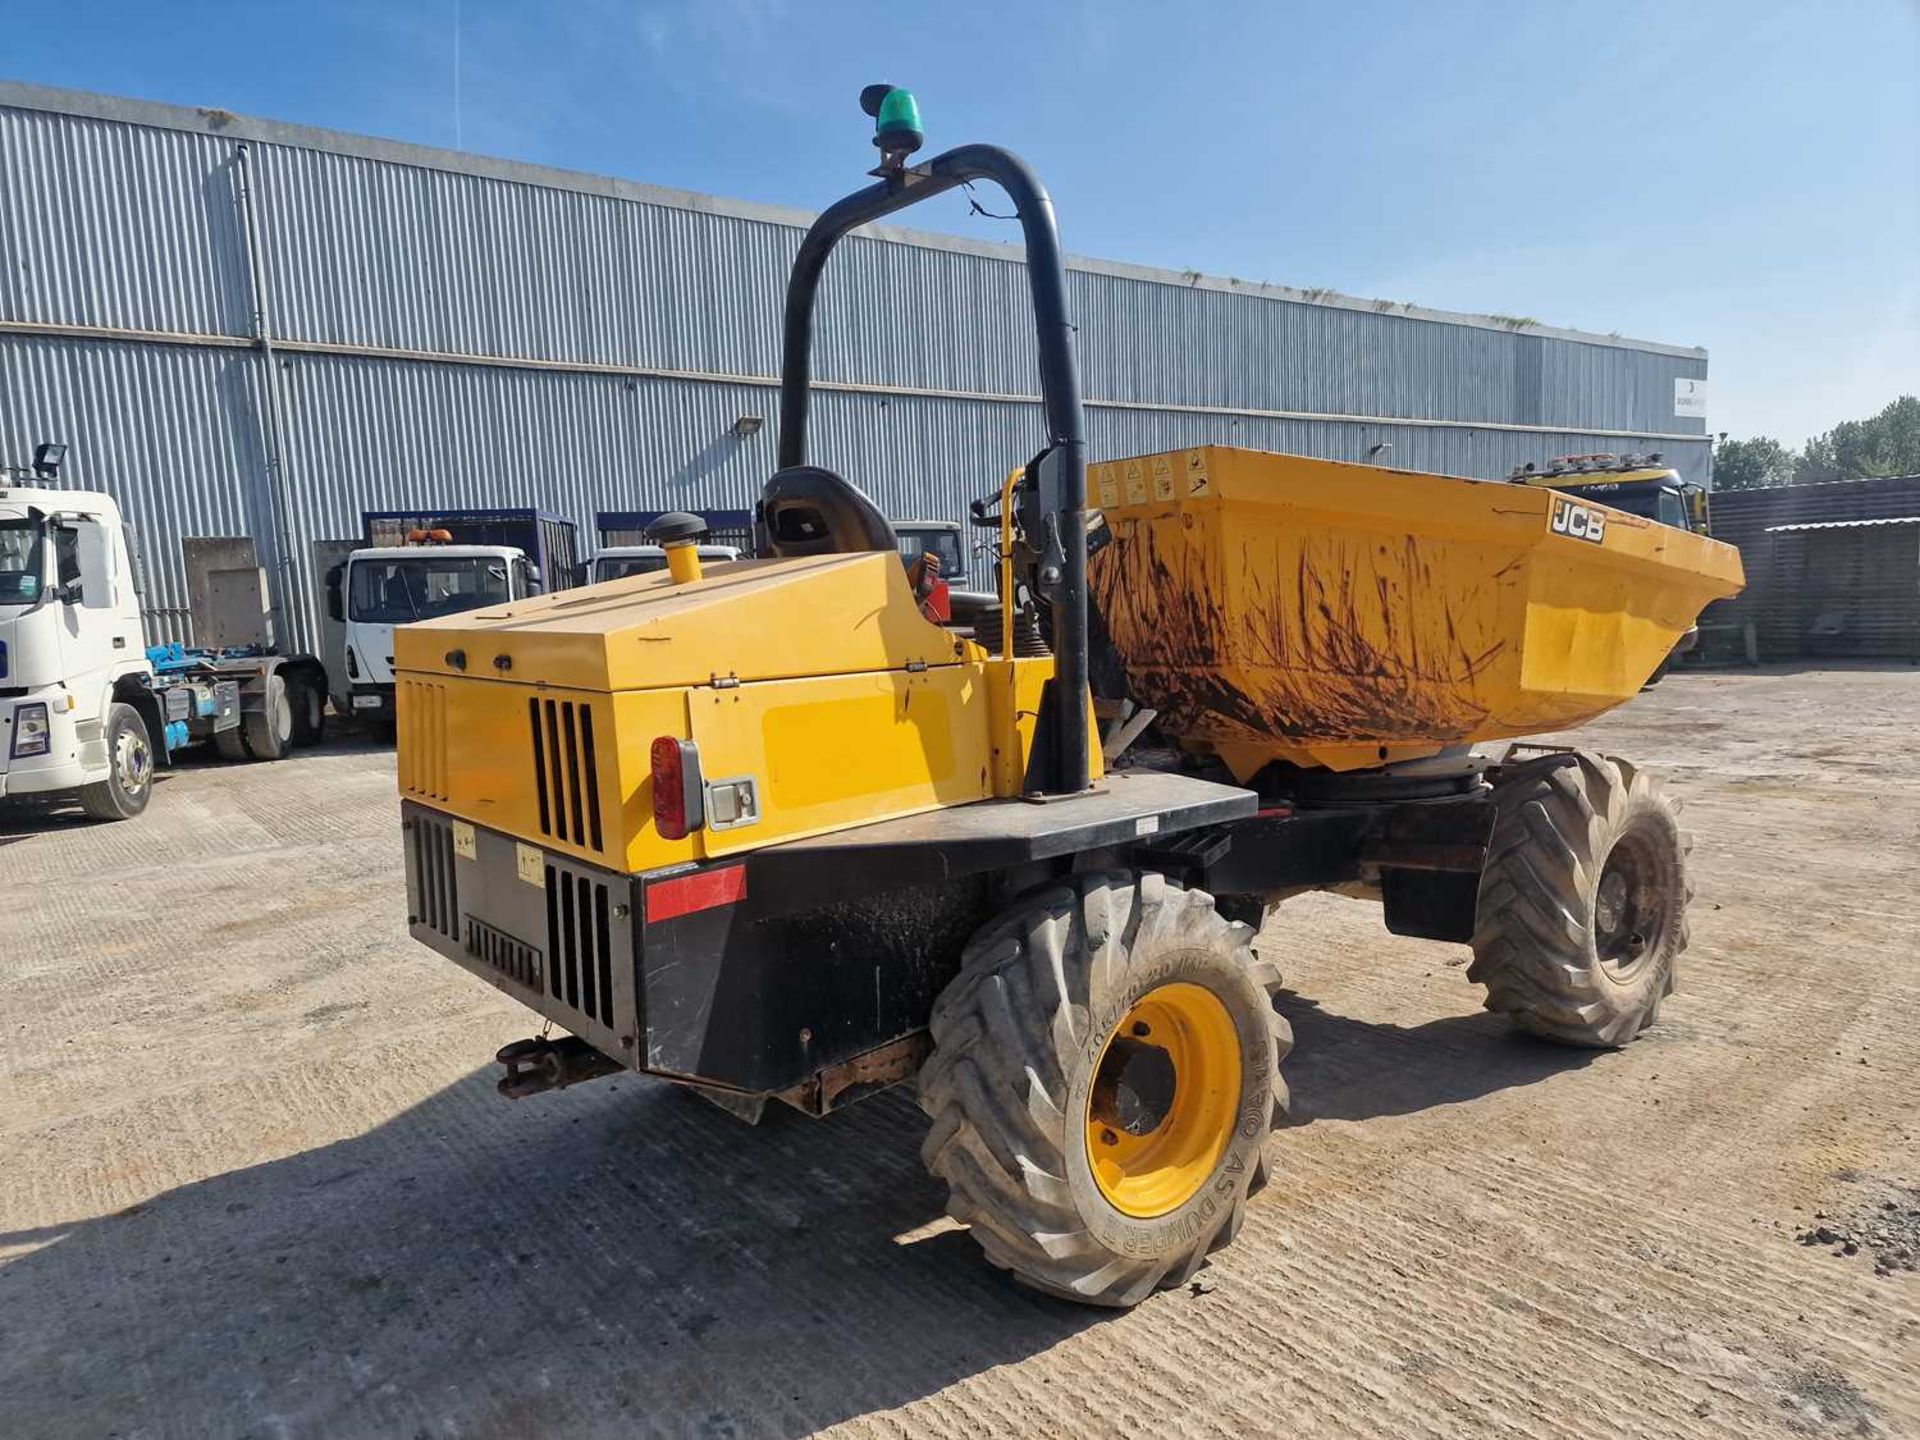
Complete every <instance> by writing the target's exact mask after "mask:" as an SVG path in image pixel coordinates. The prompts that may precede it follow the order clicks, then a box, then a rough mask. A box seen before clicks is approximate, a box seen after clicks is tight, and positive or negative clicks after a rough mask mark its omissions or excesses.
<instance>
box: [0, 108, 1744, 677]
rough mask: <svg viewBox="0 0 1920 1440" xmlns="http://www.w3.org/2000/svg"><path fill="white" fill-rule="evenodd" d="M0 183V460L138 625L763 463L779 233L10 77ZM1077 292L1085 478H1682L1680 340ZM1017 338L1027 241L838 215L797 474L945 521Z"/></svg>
mask: <svg viewBox="0 0 1920 1440" xmlns="http://www.w3.org/2000/svg"><path fill="white" fill-rule="evenodd" d="M1012 138H1014V139H1015V140H1016V141H1017V139H1018V137H1012ZM857 159H858V157H857V156H855V157H852V160H853V161H854V162H857ZM0 175H3V176H4V186H5V204H4V206H3V207H0V261H4V264H3V265H0V463H18V462H20V461H21V460H24V459H25V458H26V456H27V455H28V454H29V452H30V451H31V449H32V446H33V445H34V443H35V442H36V441H39V440H41V439H56V440H62V441H65V442H66V443H67V444H68V445H69V446H70V447H71V450H70V459H69V464H68V467H67V470H66V472H65V476H64V478H65V479H66V480H68V481H69V482H70V483H73V484H75V485H80V486H87V487H93V488H101V489H106V490H109V491H111V492H112V493H114V494H115V495H116V496H117V497H118V498H119V499H120V501H121V504H122V506H123V508H124V509H125V510H126V511H127V513H128V515H129V516H130V517H131V519H132V520H133V522H134V524H135V525H136V526H137V527H138V530H139V532H140V534H141V537H142V548H143V550H144V552H145V555H146V561H147V582H146V589H147V594H146V604H147V606H148V611H149V622H150V624H151V625H152V627H153V630H154V633H155V635H156V637H159V638H172V639H188V638H190V637H189V636H187V635H186V633H185V628H186V615H187V594H186V577H185V574H184V570H183V568H182V565H181V561H180V555H181V543H182V541H183V540H184V539H185V538H186V537H188V536H195V535H249V536H252V537H254V538H255V540H256V542H257V546H258V550H259V553H260V555H261V557H262V562H263V564H265V565H267V567H268V569H269V572H270V578H271V580H272V592H273V595H274V599H275V603H276V605H277V607H278V608H279V610H280V612H281V614H282V617H283V618H282V623H281V626H280V633H281V636H282V638H283V639H284V640H286V641H287V642H289V643H292V644H298V645H310V644H312V643H314V639H315V636H316V635H317V632H318V613H317V611H318V595H317V586H316V576H315V569H316V566H315V562H314V546H315V545H316V543H320V542H327V541H334V540H339V539H342V538H351V537H353V536H354V535H355V534H356V533H357V532H358V527H359V516H360V513H361V512H362V511H363V510H369V509H378V510H396V509H414V508H418V509H422V510H431V509H439V508H447V507H454V506H463V507H464V506H495V505H502V506H504V505H514V506H536V507H538V508H540V509H542V510H549V511H557V512H559V513H561V514H564V515H568V516H571V517H573V518H574V519H575V520H576V521H577V522H578V523H579V524H580V526H581V527H582V531H583V533H584V534H588V535H590V534H591V525H592V521H593V517H594V516H595V514H596V513H598V512H601V511H608V510H622V511H632V510H647V509H663V508H701V509H711V508H743V507H746V506H748V505H750V504H751V502H752V498H753V496H754V495H755V493H756V492H757V490H758V488H759V486H760V484H761V482H762V481H763V480H764V479H765V477H766V476H767V475H768V474H769V473H770V472H771V470H772V469H773V466H774V453H775V433H774V432H775V429H776V426H775V424H774V423H773V416H774V414H775V398H776V388H775V387H776V374H777V369H778V360H777V357H778V354H779V320H780V300H781V296H782V293H783V289H784V283H785V276H786V271H787V266H788V262H789V260H790V258H791V256H792V254H793V252H794V249H795V247H796V246H797V244H798V240H799V236H800V234H801V231H802V229H803V228H804V226H805V225H806V223H807V221H808V220H809V218H810V217H809V216H808V215H806V214H804V213H801V212H798V211H792V210H786V209H777V208H773V207H768V206H764V205H752V204H744V203H740V202H735V201H728V200H718V199H713V198H710V197H708V196H704V195H695V194H688V193H684V192H675V191H666V190H660V189H655V188H652V187H649V186H645V185H640V184H635V183H632V182H628V181H624V180H614V179H607V178H601V177H595V176H590V175H581V174H573V173H568V172H564V171H558V170H552V169H545V168H540V167H536V166H530V165H522V164H517V163H510V162H505V161H498V160H490V159H485V158H482V157H479V156H473V155H465V154H456V153H452V152H448V151H443V150H433V149H427V148H423V147H420V146H414V145H403V144H396V143H392V142H388V141H382V140H372V139H366V138H362V137H358V136H350V135H341V134H334V133H329V132H323V131H318V130H311V129H305V128H301V127H298V126H291V125H283V124H278V123H274V122H270V121H261V120H252V119H246V118H243V117H238V116H234V115H231V114H229V113H227V112H224V111H219V110H193V109H180V108H175V107H171V106H164V105H155V104H148V103H144V102H134V101H127V100H120V99H113V98H109V97H105V96H97V95H87V94H79V93H74V92H67V91H55V90H47V89H43V88H39V87H35V86H27V85H19V84H6V83H0ZM848 178H849V185H848V187H847V188H849V189H851V188H853V183H854V182H855V181H856V180H857V175H856V174H855V173H854V164H853V163H850V165H849V177H848ZM832 198H834V197H832V196H822V197H821V201H822V203H823V204H824V203H825V202H826V201H828V200H830V199H832ZM1062 223H1063V227H1064V230H1065V238H1066V240H1067V242H1068V244H1069V246H1071V244H1072V241H1073V236H1074V230H1073V216H1072V215H1071V213H1068V214H1066V215H1065V216H1063V220H1062ZM1068 282H1069V304H1070V306H1071V309H1072V311H1073V314H1074V316H1075V319H1076V321H1077V323H1078V326H1079V334H1080V347H1081V349H1080V360H1081V365H1082V372H1083V376H1084V383H1085V389H1086V393H1087V401H1088V423H1089V428H1090V431H1091V439H1092V458H1093V459H1095V460H1099V459H1102V458H1111V457H1115V456H1121V455H1127V454H1139V453H1142V452H1146V451H1151V450H1162V449H1171V448H1176V447H1180V446H1185V445H1191V444H1196V443H1202V442H1214V443H1229V444H1238V445H1247V446H1253V447H1257V448H1261V449H1269V450H1281V451H1291V452H1297V453H1301V454H1308V455H1318V456H1326V457H1331V458H1335V459H1344V460H1365V459H1369V458H1371V459H1372V460H1374V461H1375V462H1376V463H1390V464H1392V465H1395V466H1399V467H1404V468H1410V469H1419V470H1435V471H1446V472H1451V473H1454V474H1463V475H1476V476H1482V477H1488V478H1495V477H1499V476H1503V475H1505V474H1507V473H1508V472H1509V471H1510V470H1511V469H1513V467H1515V466H1516V465H1520V464H1524V463H1527V462H1533V463H1539V462H1541V461H1544V460H1546V459H1547V458H1549V457H1551V456H1554V455H1558V454H1564V453H1569V452H1591V451H1600V450H1615V451H1618V450H1635V451H1643V450H1661V451H1664V452H1665V454H1666V456H1667V458H1668V460H1669V462H1670V463H1673V464H1675V465H1676V466H1677V467H1678V468H1679V470H1680V471H1681V473H1682V474H1683V475H1684V476H1686V477H1687V478H1689V479H1692V480H1697V481H1705V480H1706V479H1707V475H1708V470H1709V466H1710V442H1709V440H1708V438H1707V435H1706V426H1705V420H1704V393H1705V381H1706V373H1707V357H1706V352H1705V351H1703V350H1699V349H1694V348H1688V347H1681V346H1673V345H1661V344H1654V343H1649V342H1644V341H1637V340H1624V339H1621V338H1619V337H1617V336H1604V335H1595V334H1586V333H1582V332H1577V331H1570V330H1558V329H1552V328H1549V327H1546V326H1540V325H1535V324H1532V323H1530V322H1526V321H1520V320H1501V319H1499V318H1497V317H1485V316H1471V315H1457V314H1450V313H1447V312H1443V311H1437V310H1427V309H1423V308H1420V307H1418V306H1413V305H1406V304H1399V303H1392V302H1387V301H1369V300H1358V299H1353V298H1350V297H1346V296H1340V295H1332V294H1327V293H1323V292H1314V291H1300V290H1294V289H1290V288H1287V287H1284V286H1274V285H1255V284H1248V283H1244V282H1241V281H1237V280H1229V279H1217V278H1213V277H1209V276H1206V275H1201V274H1198V273H1197V272H1184V273H1180V272H1172V271H1164V270H1154V269H1148V268H1145V267H1141V266H1135V265H1127V264H1121V263H1114V262H1109V261H1102V260H1086V259H1075V260H1072V261H1071V262H1070V268H1069V274H1068ZM1031 336H1032V328H1031V323H1030V320H1029V317H1028V310H1027V301H1026V294H1025V277H1024V275H1023V274H1022V273H1021V263H1020V251H1019V248H1018V247H1017V246H1013V245H1008V244H1003V243H998V242H989V241H982V240H973V239H956V238H952V237H946V236H937V235H929V234H924V233H920V232H916V231H908V230H899V229H892V228H882V227H876V228H874V229H872V230H869V231H865V232H862V234H861V235H860V236H859V237H856V238H854V239H852V240H850V241H849V242H848V243H846V244H845V245H843V246H842V247H841V250H840V252H839V254H838V255H837V256H836V259H835V261H834V268H833V271H832V272H831V274H830V275H829V279H828V283H827V285H826V287H825V291H824V293H823V297H822V306H821V315H820V317H819V325H818V330H817V340H816V348H817V355H816V365H815V373H816V376H817V377H818V379H819V381H820V384H819V393H818V394H817V396H816V400H815V417H816V418H815V421H814V425H813V440H814V451H815V458H817V459H818V460H820V461H821V462H822V463H825V464H828V465H831V466H833V467H834V468H835V469H838V470H840V471H841V472H842V473H844V474H845V475H847V476H848V478H850V479H852V480H854V481H855V482H856V483H858V484H860V485H862V486H863V487H865V488H866V489H867V490H868V491H869V492H870V493H872V494H873V496H874V497H875V499H876V500H877V501H878V502H879V504H880V505H881V506H882V507H883V508H884V509H885V510H886V511H887V512H888V513H889V514H890V515H893V516H895V517H897V518H902V519H905V518H922V519H955V520H957V519H961V518H962V517H963V515H964V512H965V507H966V504H967V502H968V501H969V500H971V499H973V498H975V497H977V496H980V495H982V494H985V493H986V492H988V491H989V490H990V489H992V488H993V487H994V486H996V485H997V484H998V482H999V481H1000V479H1001V478H1003V477H1004V475H1005V472H1006V469H1007V467H1008V466H1009V464H1010V463H1013V462H1017V461H1018V460H1019V459H1021V458H1023V457H1025V456H1027V455H1029V454H1031V453H1032V452H1033V451H1034V450H1036V449H1037V448H1038V446H1039V444H1040V441H1041V436H1042V426H1041V419H1040V410H1039V403H1038V382H1037V377H1036V374H1035V363H1034V356H1033V353H1032V340H1031ZM1386 447H1391V448H1386Z"/></svg>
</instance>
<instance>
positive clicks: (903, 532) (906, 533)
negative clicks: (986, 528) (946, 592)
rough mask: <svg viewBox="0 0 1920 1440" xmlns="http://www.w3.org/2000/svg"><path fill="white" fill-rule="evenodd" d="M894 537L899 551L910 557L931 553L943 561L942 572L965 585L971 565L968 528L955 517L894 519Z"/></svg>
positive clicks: (955, 581) (942, 574) (957, 584)
mask: <svg viewBox="0 0 1920 1440" xmlns="http://www.w3.org/2000/svg"><path fill="white" fill-rule="evenodd" d="M892 523H893V534H894V538H895V539H896V540H898V541H899V543H900V554H901V555H902V556H903V557H904V558H905V559H907V560H909V561H911V560H914V559H916V558H918V557H919V556H921V555H931V556H933V557H934V558H935V559H936V560H938V561H939V562H940V574H941V576H942V577H943V578H944V579H946V580H949V581H951V582H952V583H953V584H954V585H956V586H958V587H960V588H962V589H964V588H965V587H966V585H967V583H968V580H969V571H970V570H971V568H972V567H971V566H969V565H968V563H967V558H968V557H967V543H966V537H965V532H964V531H963V530H962V529H961V528H960V525H959V524H958V522H956V521H953V520H895V521H893V522H892Z"/></svg>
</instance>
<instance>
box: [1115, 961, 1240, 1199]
mask: <svg viewBox="0 0 1920 1440" xmlns="http://www.w3.org/2000/svg"><path fill="white" fill-rule="evenodd" d="M1093 1073H1094V1079H1093V1086H1092V1088H1091V1089H1090V1090H1089V1091H1088V1094H1087V1156H1088V1159H1089V1160H1090V1161H1091V1163H1092V1167H1093V1178H1094V1182H1095V1183H1096V1184H1098V1185H1099V1187H1100V1193H1101V1194H1102V1195H1104V1196H1105V1197H1106V1198H1107V1202H1108V1203H1109V1204H1111V1205H1112V1206H1113V1207H1114V1209H1116V1210H1118V1211H1120V1212H1121V1213H1122V1214H1124V1215H1131V1216H1134V1217H1135V1218H1136V1219H1141V1220H1149V1219H1152V1218H1153V1217H1154V1216H1156V1215H1165V1214H1168V1213H1169V1212H1171V1211H1174V1210H1178V1209H1179V1208H1180V1207H1181V1206H1182V1205H1184V1204H1186V1203H1187V1201H1189V1200H1191V1199H1192V1198H1193V1197H1194V1196H1195V1195H1197V1194H1199V1192H1200V1188H1201V1187H1202V1186H1203V1185H1205V1184H1206V1183H1207V1180H1208V1178H1209V1177H1210V1176H1211V1175H1212V1174H1213V1170H1214V1167H1215V1166H1216V1165H1218V1164H1219V1163H1220V1157H1221V1156H1222V1155H1224V1154H1226V1151H1227V1146H1228V1144H1229V1143H1230V1142H1231V1141H1232V1139H1233V1124H1234V1118H1235V1112H1236V1111H1237V1110H1238V1108H1239V1104H1240V1036H1239V1032H1238V1031H1236V1030H1235V1029H1234V1025H1233V1017H1232V1016H1231V1015H1230V1014H1228V1013H1227V1007H1226V1006H1225V1005H1224V1004H1222V1003H1221V1001H1220V997H1219V996H1217V995H1215V994H1214V993H1213V992H1212V991H1211V990H1209V989H1207V988H1206V987H1205V986H1203V985H1193V984H1188V983H1186V982H1184V981H1182V982H1179V983H1176V984H1172V985H1161V986H1159V987H1157V988H1155V989H1153V990H1149V991H1148V992H1147V993H1146V994H1145V995H1142V996H1141V997H1140V998H1139V999H1138V1000H1136V1001H1135V1002H1134V1003H1133V1008H1132V1009H1130V1010H1129V1011H1127V1013H1126V1014H1125V1015H1124V1016H1122V1017H1121V1020H1120V1023H1119V1024H1118V1025H1116V1026H1115V1027H1114V1028H1113V1031H1112V1033H1111V1034H1109V1035H1108V1036H1107V1040H1106V1044H1105V1045H1103V1046H1102V1047H1101V1050H1100V1058H1099V1060H1098V1061H1096V1062H1095V1065H1094V1072H1093Z"/></svg>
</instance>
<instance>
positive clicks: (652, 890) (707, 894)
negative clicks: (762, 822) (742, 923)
mask: <svg viewBox="0 0 1920 1440" xmlns="http://www.w3.org/2000/svg"><path fill="white" fill-rule="evenodd" d="M746 898H747V867H746V866H744V865H728V866H725V867H723V868H721V869H719V870H697V871H695V872H694V873H693V874H691V875H676V876H674V878H673V879H671V880H656V881H654V882H653V884H651V885H649V886H647V923H648V924H649V925H658V924H659V923H660V922H661V921H662V920H677V919H678V918H679V917H680V916H682V915H691V914H693V913H694V911H696V910H711V909H713V908H714V907H715V906H716V905H733V904H736V903H738V902H739V901H742V900H744V899H746Z"/></svg>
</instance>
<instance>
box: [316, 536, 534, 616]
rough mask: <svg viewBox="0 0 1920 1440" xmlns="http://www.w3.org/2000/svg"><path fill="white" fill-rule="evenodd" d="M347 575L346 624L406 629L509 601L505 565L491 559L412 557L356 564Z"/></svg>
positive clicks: (482, 557) (414, 555)
mask: <svg viewBox="0 0 1920 1440" xmlns="http://www.w3.org/2000/svg"><path fill="white" fill-rule="evenodd" d="M352 571H353V578H352V582H351V587H350V588H351V595H350V598H349V600H348V606H347V618H348V619H350V620H367V621H372V622H374V623H377V624H383V625H407V624H411V623H412V622H413V621H415V620H432V619H435V618H436V617H438V616H441V615H453V614H457V613H458V612H460V611H462V610H472V609H475V608H476V607H478V606H481V605H492V604H495V603H497V602H501V601H504V600H506V599H507V598H508V594H507V562H506V561H505V560H502V559H500V558H499V557H497V556H492V555H463V556H457V557H456V556H436V555H432V554H417V553H416V554H412V555H405V556H397V557H395V558H394V559H392V560H356V561H354V562H353V566H352Z"/></svg>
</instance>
